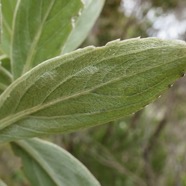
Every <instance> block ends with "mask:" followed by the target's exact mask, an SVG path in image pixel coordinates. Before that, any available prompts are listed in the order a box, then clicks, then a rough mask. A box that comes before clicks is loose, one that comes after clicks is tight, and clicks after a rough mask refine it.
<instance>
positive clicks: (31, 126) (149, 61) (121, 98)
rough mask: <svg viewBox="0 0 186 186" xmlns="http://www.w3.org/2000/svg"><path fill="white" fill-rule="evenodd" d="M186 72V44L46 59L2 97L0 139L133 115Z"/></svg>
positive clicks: (137, 45) (137, 43) (143, 44)
mask: <svg viewBox="0 0 186 186" xmlns="http://www.w3.org/2000/svg"><path fill="white" fill-rule="evenodd" d="M185 70H186V44H185V42H180V41H171V40H160V39H156V38H147V39H138V38H137V39H130V40H126V41H121V42H120V41H114V42H110V43H108V44H107V45H106V46H104V47H98V48H95V47H88V48H85V49H81V50H78V51H75V52H72V53H68V54H66V55H63V56H61V57H56V58H54V59H51V60H48V61H46V62H44V63H43V64H41V65H39V66H38V67H36V68H34V69H32V70H31V71H30V72H28V73H26V74H25V75H24V76H22V77H20V78H19V79H17V81H15V82H13V83H12V84H11V85H10V86H9V87H8V89H6V91H4V92H3V94H2V95H1V96H0V129H1V130H0V140H1V141H9V140H13V139H22V138H28V137H33V136H42V135H46V134H54V133H63V132H70V131H75V130H78V129H81V128H85V127H90V126H95V125H98V124H103V123H107V122H109V121H112V120H115V119H118V118H120V117H123V116H126V115H129V114H132V113H133V112H136V111H138V110H140V109H142V108H143V107H144V106H145V105H148V104H149V103H151V102H152V101H154V100H155V99H157V98H158V97H159V95H161V94H162V92H164V91H165V90H166V89H168V87H169V85H171V84H172V83H174V82H175V80H176V79H178V78H180V77H181V76H182V75H183V73H184V72H185Z"/></svg>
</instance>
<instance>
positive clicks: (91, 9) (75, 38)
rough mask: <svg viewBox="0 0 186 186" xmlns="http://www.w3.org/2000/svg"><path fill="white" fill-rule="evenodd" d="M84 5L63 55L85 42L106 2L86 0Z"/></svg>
mask: <svg viewBox="0 0 186 186" xmlns="http://www.w3.org/2000/svg"><path fill="white" fill-rule="evenodd" d="M84 3H85V6H84V9H83V11H82V13H81V15H80V16H79V18H78V20H77V22H76V23H75V25H74V28H73V30H72V32H71V33H70V35H69V37H68V39H67V41H66V42H65V45H64V47H63V50H62V53H67V52H71V51H73V50H74V49H76V48H77V47H78V46H79V45H80V44H81V43H82V42H83V41H84V40H85V38H86V37H87V35H88V33H89V32H90V30H91V28H92V27H93V25H94V23H95V21H96V19H97V18H98V16H99V14H100V12H101V10H102V8H103V5H104V3H105V0H84Z"/></svg>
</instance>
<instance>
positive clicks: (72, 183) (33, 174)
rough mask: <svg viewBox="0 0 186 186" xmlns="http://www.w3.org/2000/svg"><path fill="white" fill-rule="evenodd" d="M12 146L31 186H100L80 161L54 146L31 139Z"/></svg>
mask: <svg viewBox="0 0 186 186" xmlns="http://www.w3.org/2000/svg"><path fill="white" fill-rule="evenodd" d="M12 146H13V149H14V151H15V152H16V154H17V155H18V156H20V157H21V158H22V161H23V169H24V171H25V173H26V175H27V177H28V179H29V180H30V182H31V183H32V185H33V186H36V185H37V186H100V184H99V183H98V181H97V180H96V179H95V178H94V176H92V174H91V173H90V172H89V171H88V169H87V168H86V167H85V166H84V165H83V164H82V163H81V162H79V161H78V160H77V159H76V158H75V157H73V156H72V155H71V154H69V153H68V152H67V151H65V150H64V149H62V148H60V147H58V146H57V145H54V144H52V143H49V142H46V141H43V140H39V139H32V140H25V141H17V142H15V143H13V144H12Z"/></svg>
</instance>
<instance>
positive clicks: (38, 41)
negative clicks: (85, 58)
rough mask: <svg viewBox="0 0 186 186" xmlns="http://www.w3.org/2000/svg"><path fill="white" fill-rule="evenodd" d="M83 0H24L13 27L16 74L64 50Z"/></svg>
mask: <svg viewBox="0 0 186 186" xmlns="http://www.w3.org/2000/svg"><path fill="white" fill-rule="evenodd" d="M81 6H82V3H81V0H40V1H38V0H32V1H30V0H20V1H19V4H18V7H17V11H16V16H15V21H14V27H13V29H14V30H13V44H12V64H13V75H14V78H15V79H16V78H18V77H19V76H21V74H24V73H25V72H27V71H28V70H29V69H31V68H33V67H34V66H36V65H37V64H39V63H41V62H43V61H44V60H46V59H49V58H51V57H54V56H56V55H58V54H60V53H61V50H62V46H63V45H64V43H65V41H66V39H67V38H68V35H69V34H70V32H71V30H72V20H73V19H74V17H75V16H77V15H78V12H79V11H80V8H81Z"/></svg>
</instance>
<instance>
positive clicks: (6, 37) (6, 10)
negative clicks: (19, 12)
mask: <svg viewBox="0 0 186 186" xmlns="http://www.w3.org/2000/svg"><path fill="white" fill-rule="evenodd" d="M1 4H2V32H1V37H2V38H1V48H2V49H3V50H4V51H5V53H6V54H7V55H8V56H9V57H10V46H11V40H12V26H13V16H14V13H15V10H16V4H17V0H14V1H11V0H1Z"/></svg>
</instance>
